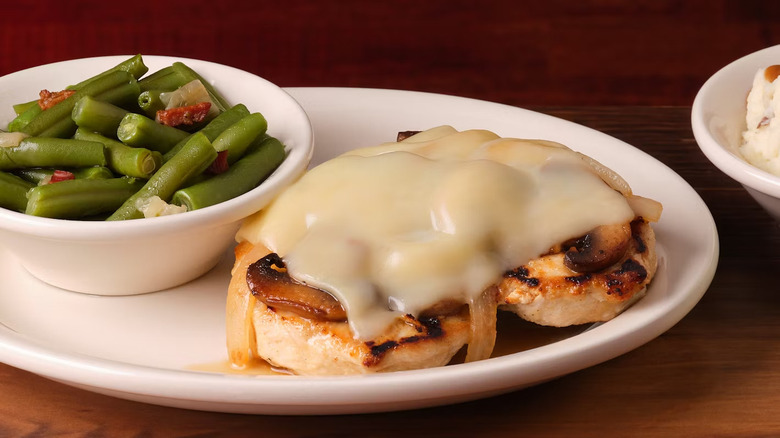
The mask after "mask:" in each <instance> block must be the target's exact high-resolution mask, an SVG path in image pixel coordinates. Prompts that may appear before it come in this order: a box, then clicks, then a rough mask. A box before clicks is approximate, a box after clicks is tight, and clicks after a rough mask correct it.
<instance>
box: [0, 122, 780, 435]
mask: <svg viewBox="0 0 780 438" xmlns="http://www.w3.org/2000/svg"><path fill="white" fill-rule="evenodd" d="M534 109H536V110H539V111H542V112H546V113H548V114H551V115H555V116H558V117H562V118H564V119H568V120H572V121H575V122H577V123H581V124H583V125H586V126H590V127H593V128H595V129H598V130H600V131H603V132H605V133H607V134H610V135H613V136H615V137H617V138H619V139H622V140H624V141H626V142H628V143H630V144H632V145H634V146H636V147H638V148H641V149H643V150H644V151H646V152H648V153H649V154H651V155H653V156H654V157H656V158H657V159H659V160H661V161H662V162H664V163H665V164H667V165H668V166H670V167H671V168H672V169H674V170H675V171H677V172H678V173H679V174H680V175H681V176H682V177H683V178H685V179H686V180H687V181H688V182H689V183H690V184H691V185H692V186H693V187H694V188H695V189H696V190H697V191H698V193H699V194H700V195H701V196H702V197H703V198H704V200H705V201H706V202H707V204H708V206H709V207H710V209H711V211H712V213H713V216H714V218H715V221H716V223H717V226H718V228H719V232H720V238H721V251H722V252H721V259H720V264H719V267H718V272H717V274H716V275H715V279H714V281H713V283H712V286H711V287H710V289H709V290H708V292H707V293H706V294H705V296H704V298H703V299H702V300H701V302H700V303H699V304H698V305H697V306H696V307H695V308H694V309H693V311H692V312H691V313H690V314H689V315H688V316H687V317H685V318H684V319H683V320H682V321H681V322H680V323H678V324H677V325H676V326H675V327H673V328H672V329H671V330H669V331H668V332H666V333H664V334H663V335H661V336H660V337H658V338H657V339H655V340H653V341H651V342H650V343H648V344H646V345H644V346H642V347H640V348H638V349H636V350H634V351H632V352H630V353H628V354H625V355H623V356H620V357H618V358H616V359H613V360H611V361H608V362H606V363H604V364H601V365H598V366H595V367H592V368H588V369H586V370H583V371H580V372H577V373H574V374H571V375H569V376H566V377H563V378H560V379H557V380H554V381H552V382H548V383H546V384H542V385H539V386H536V387H532V388H528V389H525V390H521V391H516V392H512V393H509V394H505V395H501V396H497V397H492V398H489V399H485V400H479V401H474V402H468V403H462V404H458V405H454V406H443V407H437V408H430V409H421V410H414V411H406V412H394V413H386V414H370V415H346V416H324V417H306V418H297V417H284V416H281V417H273V416H259V415H258V416H252V415H231V414H219V413H210V412H196V411H188V410H181V409H174V408H166V407H159V406H153V405H146V404H142V403H136V402H130V401H125V400H120V399H115V398H111V397H106V396H102V395H98V394H93V393H90V392H86V391H82V390H79V389H74V388H70V387H67V386H64V385H61V384H59V383H55V382H51V381H48V380H46V379H43V378H40V377H38V376H35V375H32V374H30V373H27V372H24V371H20V370H16V369H14V368H11V367H8V366H5V365H0V436H51V435H67V436H119V437H121V436H128V437H138V436H143V437H168V436H255V435H257V434H262V436H280V437H303V436H357V435H360V436H372V437H396V436H399V435H401V434H403V435H412V436H440V435H451V436H464V437H465V436H491V437H510V436H518V435H520V434H523V435H527V436H551V437H572V436H577V437H604V436H629V437H656V436H664V437H714V436H724V437H725V436H728V437H733V436H749V437H770V436H778V435H780V392H779V391H778V390H780V294H778V280H777V266H779V263H780V229H778V225H777V223H776V222H775V221H773V220H772V219H770V218H769V217H768V216H767V215H766V213H764V211H763V210H761V209H760V208H759V207H758V206H757V205H756V204H755V202H753V201H752V199H751V198H750V197H749V196H748V195H747V194H746V192H745V191H744V190H743V189H741V188H740V187H739V186H738V185H737V184H736V183H735V182H733V181H731V180H730V179H728V178H727V177H725V176H724V175H722V174H721V173H719V172H718V171H717V170H716V169H715V168H714V167H713V166H711V165H710V164H709V162H707V161H706V159H705V158H704V156H703V155H702V154H701V153H700V152H699V151H698V149H697V148H696V146H695V143H694V141H693V139H692V134H691V131H690V126H689V111H690V109H689V108H688V107H663V108H648V107H582V108H571V107H537V108H534Z"/></svg>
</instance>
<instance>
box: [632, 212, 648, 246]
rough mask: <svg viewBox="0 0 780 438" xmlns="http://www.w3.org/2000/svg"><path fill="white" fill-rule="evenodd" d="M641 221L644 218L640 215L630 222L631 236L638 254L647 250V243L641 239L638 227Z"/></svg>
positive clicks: (642, 221)
mask: <svg viewBox="0 0 780 438" xmlns="http://www.w3.org/2000/svg"><path fill="white" fill-rule="evenodd" d="M643 223H644V219H642V218H641V217H639V218H636V219H634V221H632V222H631V237H632V238H633V239H634V249H635V250H636V252H638V253H640V254H643V253H644V252H645V251H647V244H646V243H645V241H644V240H642V232H641V229H640V227H641V226H642V224H643Z"/></svg>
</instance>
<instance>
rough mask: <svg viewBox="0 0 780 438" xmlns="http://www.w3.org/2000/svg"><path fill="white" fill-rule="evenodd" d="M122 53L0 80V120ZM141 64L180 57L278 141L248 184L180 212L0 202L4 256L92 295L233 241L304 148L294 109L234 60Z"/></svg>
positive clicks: (180, 273)
mask: <svg viewBox="0 0 780 438" xmlns="http://www.w3.org/2000/svg"><path fill="white" fill-rule="evenodd" d="M129 57H130V56H108V57H99V58H87V59H77V60H72V61H64V62H58V63H54V64H48V65H43V66H40V67H34V68H31V69H27V70H23V71H19V72H16V73H12V74H9V75H7V76H4V77H2V78H0V90H2V98H1V99H0V126H3V127H4V126H6V125H7V124H8V122H9V121H10V120H11V119H12V118H13V117H14V113H13V109H12V104H14V103H19V102H26V101H29V100H31V99H34V98H35V97H37V95H38V92H39V91H40V90H41V89H49V90H60V89H63V88H65V87H66V86H67V85H69V84H74V83H77V82H80V81H81V80H83V79H85V78H87V77H90V76H92V75H94V74H97V73H99V72H101V71H104V70H106V69H108V68H110V67H113V66H114V65H116V64H118V63H120V62H121V61H123V60H125V59H127V58H129ZM143 59H144V62H145V64H146V65H147V66H148V67H149V72H150V73H151V72H154V71H156V70H158V69H160V68H162V67H165V66H167V65H171V64H172V63H173V62H175V61H181V62H184V63H185V64H187V65H188V66H190V67H191V68H193V69H194V70H196V71H197V72H198V73H200V74H201V76H203V77H204V78H205V79H206V80H208V81H209V82H210V83H212V84H213V85H214V87H215V88H216V89H217V90H219V92H220V93H221V94H222V95H223V96H224V97H225V98H226V100H228V102H231V103H243V104H245V105H246V106H247V108H248V109H249V110H250V111H251V112H261V113H262V114H263V115H264V116H265V118H266V119H267V121H268V133H269V134H270V135H273V136H275V137H276V138H278V139H279V140H280V141H282V143H284V145H285V146H286V149H287V157H286V158H285V160H284V162H283V163H282V164H281V166H280V167H279V168H278V169H276V171H275V172H274V173H273V174H272V175H271V176H270V177H269V178H268V179H267V180H266V181H264V182H263V183H262V184H260V185H259V186H258V187H257V188H255V189H253V190H251V191H250V192H248V193H245V194H244V195H241V196H239V197H237V198H234V199H231V200H229V201H227V202H223V203H221V204H218V205H214V206H211V207H207V208H204V209H201V210H195V211H192V212H187V213H183V214H177V215H172V216H163V217H157V218H148V219H137V220H129V221H119V222H99V221H78V220H61V219H48V218H40V217H34V216H28V215H25V214H22V213H17V212H14V211H10V210H6V209H0V250H7V251H10V252H11V253H12V254H14V255H15V256H16V257H17V258H18V260H19V262H20V263H21V265H22V266H24V268H25V269H27V270H28V271H29V272H30V273H31V274H32V275H34V276H35V277H37V278H38V279H40V280H42V281H44V282H46V283H49V284H52V285H54V286H57V287H60V288H63V289H67V290H71V291H76V292H84V293H90V294H96V295H132V294H140V293H147V292H153V291H159V290H163V289H168V288H171V287H174V286H177V285H180V284H183V283H186V282H188V281H191V280H193V279H195V278H197V277H199V276H201V275H202V274H204V273H206V272H207V271H208V270H210V269H211V268H212V267H213V266H215V265H216V263H217V262H218V261H219V260H220V258H221V257H222V256H223V254H225V252H226V250H227V249H228V248H229V247H230V246H231V245H232V244H233V242H234V235H235V233H236V231H237V230H238V227H239V225H240V223H241V221H242V220H243V219H244V218H246V217H247V216H249V215H250V214H252V213H254V212H256V211H258V210H260V209H261V208H263V207H264V206H265V205H266V204H267V203H268V202H269V201H270V200H271V199H272V198H273V197H274V196H275V195H276V194H277V193H278V192H279V191H280V190H282V189H283V188H284V187H286V186H287V185H288V184H290V183H291V182H293V181H294V180H295V179H297V178H298V177H299V176H300V174H301V173H302V172H304V171H305V169H306V167H307V166H308V163H309V160H310V159H311V156H312V147H313V138H312V129H311V123H310V122H309V118H308V117H307V115H306V113H305V112H304V110H303V108H301V106H300V105H299V104H298V103H297V102H296V101H295V100H294V99H293V98H292V97H291V96H290V95H289V94H287V93H286V92H285V91H283V90H282V89H281V88H279V87H278V86H276V85H274V84H273V83H271V82H269V81H267V80H265V79H263V78H260V77H258V76H256V75H253V74H250V73H248V72H245V71H242V70H238V69H236V68H232V67H228V66H224V65H220V64H215V63H211V62H206V61H199V60H194V59H183V58H176V57H167V56H144V57H143Z"/></svg>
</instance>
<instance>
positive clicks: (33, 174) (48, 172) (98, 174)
mask: <svg viewBox="0 0 780 438" xmlns="http://www.w3.org/2000/svg"><path fill="white" fill-rule="evenodd" d="M59 170H66V171H68V172H71V173H72V174H73V176H74V177H75V178H76V179H108V178H114V173H113V172H111V169H109V168H108V167H104V166H93V167H80V168H78V169H71V168H62V169H59ZM14 173H15V174H16V175H18V176H19V177H21V178H22V179H23V180H25V181H29V182H31V183H33V184H42V183H45V182H46V181H48V180H49V179H50V178H51V176H52V175H53V174H54V169H51V168H40V167H32V168H27V169H18V170H15V171H14Z"/></svg>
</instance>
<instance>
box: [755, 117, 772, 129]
mask: <svg viewBox="0 0 780 438" xmlns="http://www.w3.org/2000/svg"><path fill="white" fill-rule="evenodd" d="M770 121H771V120H770V119H769V117H764V118H762V119H761V121H760V122H758V126H756V128H763V127H764V126H767V125H769V122H770Z"/></svg>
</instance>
